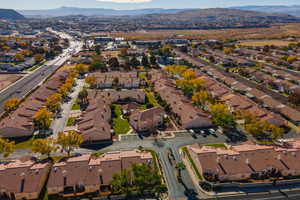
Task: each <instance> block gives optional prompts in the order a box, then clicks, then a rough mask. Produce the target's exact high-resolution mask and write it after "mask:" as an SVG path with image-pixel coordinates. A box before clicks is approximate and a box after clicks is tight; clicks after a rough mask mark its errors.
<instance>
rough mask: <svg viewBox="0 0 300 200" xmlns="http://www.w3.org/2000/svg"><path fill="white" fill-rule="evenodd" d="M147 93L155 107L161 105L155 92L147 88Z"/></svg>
mask: <svg viewBox="0 0 300 200" xmlns="http://www.w3.org/2000/svg"><path fill="white" fill-rule="evenodd" d="M145 93H146V95H147V98H148V100H149V103H150V104H152V105H153V106H154V107H156V106H160V105H159V103H158V102H157V100H156V98H155V96H154V94H153V92H150V91H148V90H145Z"/></svg>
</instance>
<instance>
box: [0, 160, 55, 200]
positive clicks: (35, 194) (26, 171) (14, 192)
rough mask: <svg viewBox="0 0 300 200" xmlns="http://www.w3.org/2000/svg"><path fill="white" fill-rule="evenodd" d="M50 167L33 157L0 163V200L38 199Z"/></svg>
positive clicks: (48, 164)
mask: <svg viewBox="0 0 300 200" xmlns="http://www.w3.org/2000/svg"><path fill="white" fill-rule="evenodd" d="M50 167H51V164H50V162H46V161H44V162H42V161H37V159H35V158H33V157H24V158H21V159H20V160H17V161H12V162H7V163H0V199H9V200H21V199H38V198H39V195H40V193H41V191H42V189H43V188H44V185H45V184H46V181H47V178H48V174H49V171H50Z"/></svg>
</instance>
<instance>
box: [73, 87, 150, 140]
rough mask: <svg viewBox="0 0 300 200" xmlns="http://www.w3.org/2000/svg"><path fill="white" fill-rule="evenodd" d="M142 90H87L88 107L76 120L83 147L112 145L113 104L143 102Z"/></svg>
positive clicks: (143, 94)
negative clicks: (82, 139)
mask: <svg viewBox="0 0 300 200" xmlns="http://www.w3.org/2000/svg"><path fill="white" fill-rule="evenodd" d="M145 98H146V96H145V93H144V91H142V90H121V91H116V90H104V91H100V90H89V91H88V99H89V105H88V107H87V108H86V109H85V111H84V112H83V113H82V115H81V116H80V118H79V119H78V123H77V124H78V128H77V129H78V132H79V133H80V134H81V135H82V136H83V138H84V144H83V145H90V144H110V143H112V130H111V126H110V121H111V108H110V105H111V104H113V103H129V102H128V101H133V102H136V103H144V102H145Z"/></svg>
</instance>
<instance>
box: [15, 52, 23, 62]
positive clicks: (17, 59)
mask: <svg viewBox="0 0 300 200" xmlns="http://www.w3.org/2000/svg"><path fill="white" fill-rule="evenodd" d="M15 59H16V61H17V62H23V61H24V56H23V55H22V54H21V53H17V54H16V55H15Z"/></svg>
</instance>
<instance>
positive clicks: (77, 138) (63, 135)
mask: <svg viewBox="0 0 300 200" xmlns="http://www.w3.org/2000/svg"><path fill="white" fill-rule="evenodd" d="M56 142H57V144H59V145H60V146H61V149H62V151H64V152H66V153H67V154H68V157H70V154H71V152H72V151H74V149H75V148H78V147H79V146H80V145H81V144H82V143H83V142H84V139H83V137H82V136H81V135H80V134H79V133H77V132H76V131H68V132H59V133H58V138H57V141H56Z"/></svg>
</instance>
